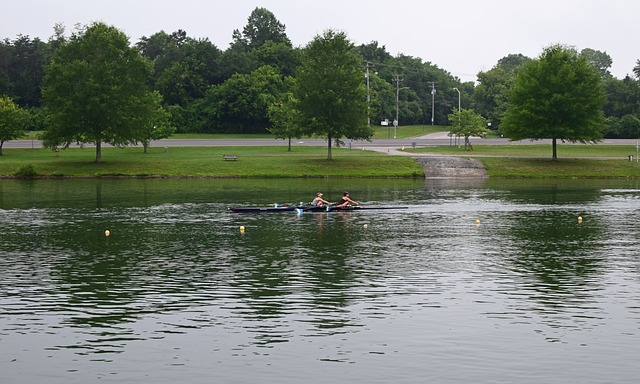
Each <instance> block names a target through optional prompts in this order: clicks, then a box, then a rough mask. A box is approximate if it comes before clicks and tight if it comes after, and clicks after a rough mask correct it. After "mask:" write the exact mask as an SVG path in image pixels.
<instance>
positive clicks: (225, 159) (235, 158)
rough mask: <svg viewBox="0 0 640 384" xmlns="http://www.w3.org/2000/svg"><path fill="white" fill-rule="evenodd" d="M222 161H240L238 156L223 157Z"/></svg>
mask: <svg viewBox="0 0 640 384" xmlns="http://www.w3.org/2000/svg"><path fill="white" fill-rule="evenodd" d="M222 160H224V161H228V160H231V161H236V160H238V155H222Z"/></svg>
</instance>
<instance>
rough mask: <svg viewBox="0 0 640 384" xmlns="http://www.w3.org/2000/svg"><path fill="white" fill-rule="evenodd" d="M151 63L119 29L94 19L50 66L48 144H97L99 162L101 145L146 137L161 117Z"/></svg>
mask: <svg viewBox="0 0 640 384" xmlns="http://www.w3.org/2000/svg"><path fill="white" fill-rule="evenodd" d="M150 78H151V64H150V63H149V62H148V61H147V60H146V59H144V58H143V57H142V56H141V55H140V54H139V53H138V51H137V50H136V49H134V48H131V47H130V46H129V40H128V38H127V36H126V35H125V34H124V33H123V32H121V31H119V30H118V29H116V28H115V27H111V26H107V25H106V24H104V23H94V24H92V25H90V26H89V27H88V28H86V30H81V31H78V32H77V33H76V34H74V35H73V36H72V37H71V38H70V40H69V41H68V42H65V43H64V44H62V46H61V47H60V48H59V49H58V50H57V51H56V52H55V54H54V57H53V59H52V61H51V63H50V64H49V65H48V66H47V67H46V76H45V82H44V86H43V96H44V99H45V103H46V106H47V107H48V111H49V113H50V115H49V127H48V130H47V132H46V133H45V136H44V142H45V145H46V146H47V147H58V146H63V147H68V146H69V145H70V144H71V143H73V142H80V143H93V144H95V146H96V162H101V161H102V143H109V144H112V145H115V146H124V145H127V144H133V143H135V142H137V141H138V140H141V139H142V137H141V136H142V133H141V130H142V129H143V127H145V126H146V125H148V124H149V122H150V121H152V120H153V118H154V116H155V115H156V111H157V105H156V104H155V103H154V102H153V101H154V100H156V99H155V98H154V97H152V96H150V92H151V91H150V90H149V89H148V83H149V80H150Z"/></svg>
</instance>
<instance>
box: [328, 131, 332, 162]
mask: <svg viewBox="0 0 640 384" xmlns="http://www.w3.org/2000/svg"><path fill="white" fill-rule="evenodd" d="M327 144H328V153H327V160H333V157H331V133H329V135H328V136H327Z"/></svg>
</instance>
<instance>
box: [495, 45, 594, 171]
mask: <svg viewBox="0 0 640 384" xmlns="http://www.w3.org/2000/svg"><path fill="white" fill-rule="evenodd" d="M605 100H606V94H605V92H604V88H603V84H602V79H601V77H600V74H599V73H598V71H597V70H596V69H595V67H594V66H593V65H591V63H589V61H588V60H587V58H586V57H585V56H584V55H579V54H578V53H577V52H576V51H575V50H573V49H569V48H566V47H563V46H561V45H553V46H550V47H548V48H546V49H545V50H544V51H543V52H542V54H541V55H540V57H539V58H538V59H536V60H532V61H530V62H527V63H525V64H524V65H523V67H522V70H520V71H518V74H517V76H516V79H515V83H514V86H513V88H512V89H511V91H510V93H509V107H508V109H507V111H506V113H505V115H504V117H503V119H502V129H503V131H504V133H505V134H506V135H507V136H508V137H509V138H510V139H511V140H522V139H532V140H539V139H551V140H552V144H553V159H557V158H558V153H557V141H558V140H561V141H569V142H581V143H587V142H596V141H598V140H600V139H601V138H602V128H603V123H604V118H603V113H602V107H603V105H604V102H605Z"/></svg>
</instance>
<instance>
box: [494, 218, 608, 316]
mask: <svg viewBox="0 0 640 384" xmlns="http://www.w3.org/2000/svg"><path fill="white" fill-rule="evenodd" d="M578 216H579V214H577V213H570V212H566V211H559V210H540V211H528V212H524V213H523V214H522V215H519V216H518V217H515V218H514V220H513V223H512V225H511V226H510V228H509V229H508V230H506V231H505V234H504V235H505V236H506V237H507V238H508V239H509V240H510V244H511V247H510V248H511V249H510V250H509V251H510V252H511V254H509V255H505V256H507V257H509V258H510V260H511V262H512V263H513V270H514V272H516V273H517V274H519V275H520V276H522V278H523V280H524V281H518V282H517V283H515V284H517V285H516V286H514V292H512V293H511V294H512V295H513V296H514V297H516V296H517V300H516V302H520V303H522V302H524V303H528V304H529V305H530V308H525V309H524V310H525V311H529V310H531V308H533V309H532V310H534V311H539V312H541V313H542V314H543V315H544V317H545V318H546V320H547V321H548V322H551V323H555V324H554V325H555V326H558V327H560V326H568V325H566V324H565V325H563V324H562V323H563V320H559V319H562V317H557V318H555V319H553V318H552V317H553V316H554V315H559V314H564V316H565V317H566V316H567V315H568V316H570V317H572V318H573V321H583V320H584V319H586V318H589V317H592V316H596V315H597V314H596V313H594V311H593V308H592V306H593V302H594V295H595V293H596V292H597V291H598V290H599V289H601V284H602V283H601V282H600V278H601V276H600V275H599V272H600V271H601V269H602V268H603V266H602V263H603V256H602V255H601V254H599V253H598V250H599V248H601V245H600V241H601V240H602V239H601V237H602V233H603V231H602V230H601V228H600V227H599V226H598V223H597V218H595V217H589V218H588V220H589V221H588V222H585V223H578V222H577V218H578ZM523 296H525V297H528V298H529V300H528V301H522V298H523ZM581 319H582V320H581ZM556 322H557V323H556Z"/></svg>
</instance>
